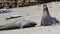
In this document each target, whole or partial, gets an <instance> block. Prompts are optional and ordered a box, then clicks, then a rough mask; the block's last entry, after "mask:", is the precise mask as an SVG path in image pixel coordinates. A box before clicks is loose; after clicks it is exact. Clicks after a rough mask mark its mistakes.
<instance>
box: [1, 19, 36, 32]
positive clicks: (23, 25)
mask: <svg viewBox="0 0 60 34" xmlns="http://www.w3.org/2000/svg"><path fill="white" fill-rule="evenodd" d="M35 25H37V24H36V23H35V22H33V21H30V20H18V21H16V22H14V23H10V24H6V25H1V26H0V31H2V30H11V29H19V28H28V27H34V26H35Z"/></svg>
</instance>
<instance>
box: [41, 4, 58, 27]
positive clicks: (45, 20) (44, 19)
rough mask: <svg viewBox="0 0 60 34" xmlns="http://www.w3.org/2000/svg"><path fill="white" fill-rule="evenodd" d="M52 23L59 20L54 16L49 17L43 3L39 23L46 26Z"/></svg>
mask: <svg viewBox="0 0 60 34" xmlns="http://www.w3.org/2000/svg"><path fill="white" fill-rule="evenodd" d="M53 23H54V24H56V23H59V21H58V20H57V19H56V18H54V17H51V16H50V14H49V10H48V7H47V5H43V16H42V19H41V25H43V26H48V25H52V24H53Z"/></svg>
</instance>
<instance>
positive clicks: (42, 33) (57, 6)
mask: <svg viewBox="0 0 60 34" xmlns="http://www.w3.org/2000/svg"><path fill="white" fill-rule="evenodd" d="M46 5H47V6H48V9H49V12H50V14H51V16H52V17H55V18H57V19H58V20H59V21H60V2H51V3H47V4H46ZM10 10H12V12H11V13H3V14H0V25H3V24H6V23H13V22H14V21H16V20H18V19H29V20H32V21H35V22H36V23H37V24H38V25H37V26H36V27H33V28H25V29H16V30H7V31H0V34H60V25H54V26H40V27H38V26H39V25H40V24H41V17H42V14H43V4H39V5H35V6H28V7H22V8H13V9H10ZM11 15H20V16H22V17H20V18H15V19H10V20H6V18H7V17H10V16H11Z"/></svg>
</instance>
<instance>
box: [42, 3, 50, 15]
mask: <svg viewBox="0 0 60 34" xmlns="http://www.w3.org/2000/svg"><path fill="white" fill-rule="evenodd" d="M43 13H44V14H45V15H49V16H50V14H49V10H48V7H47V5H45V4H44V5H43Z"/></svg>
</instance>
